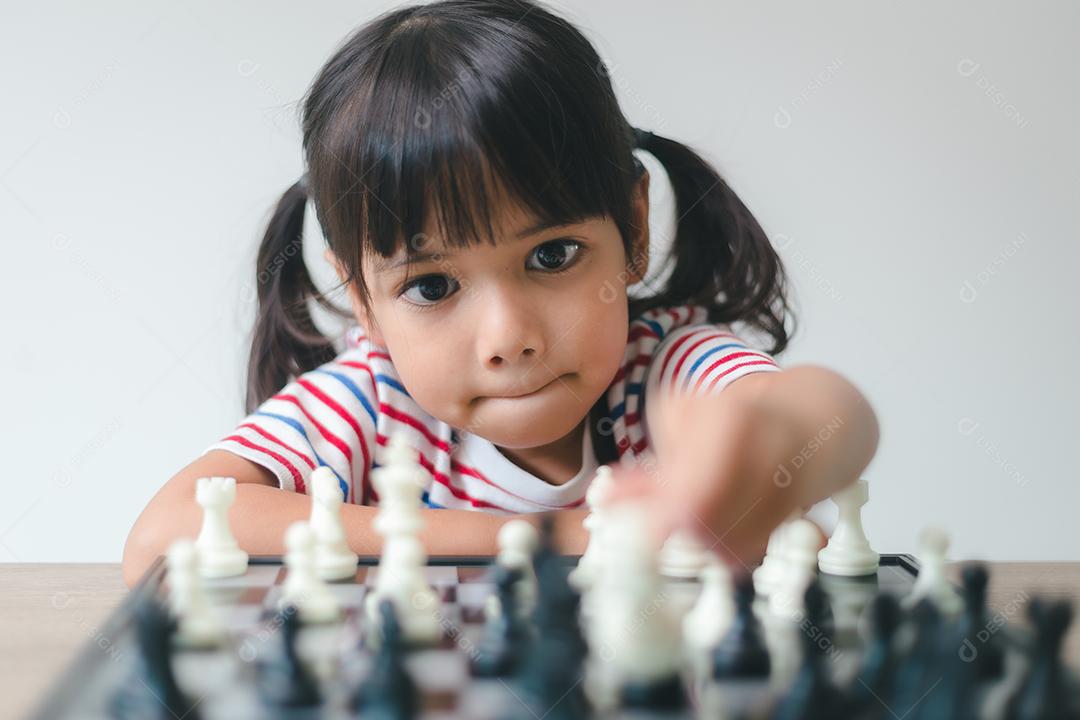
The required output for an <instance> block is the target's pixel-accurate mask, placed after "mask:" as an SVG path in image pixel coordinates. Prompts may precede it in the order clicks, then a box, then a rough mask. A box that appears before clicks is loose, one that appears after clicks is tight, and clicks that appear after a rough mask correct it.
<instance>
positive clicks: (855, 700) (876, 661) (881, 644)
mask: <svg viewBox="0 0 1080 720" xmlns="http://www.w3.org/2000/svg"><path fill="white" fill-rule="evenodd" d="M900 620H901V612H900V602H899V601H898V600H897V599H896V596H894V595H891V594H889V593H878V595H877V596H876V597H875V598H874V600H873V602H872V603H871V605H870V641H869V643H868V645H867V648H866V652H865V654H864V655H863V658H862V662H861V663H860V665H859V671H858V673H856V675H855V679H854V680H853V681H852V683H851V687H850V688H849V690H848V703H847V704H848V712H847V715H849V716H851V717H856V716H862V715H864V714H865V715H868V716H872V715H874V714H876V713H878V712H879V709H880V711H882V712H883V711H884V706H883V705H881V702H880V701H879V700H878V698H886V697H889V696H890V695H892V689H893V688H892V683H893V675H894V673H895V670H896V654H895V652H894V650H893V639H894V638H895V637H896V630H897V628H899V627H900Z"/></svg>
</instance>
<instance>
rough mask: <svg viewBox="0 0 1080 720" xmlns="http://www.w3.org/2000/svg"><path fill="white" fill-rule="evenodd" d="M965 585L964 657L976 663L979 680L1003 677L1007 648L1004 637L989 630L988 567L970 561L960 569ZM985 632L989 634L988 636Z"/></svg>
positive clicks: (962, 618) (962, 623) (962, 624)
mask: <svg viewBox="0 0 1080 720" xmlns="http://www.w3.org/2000/svg"><path fill="white" fill-rule="evenodd" d="M960 577H961V580H962V584H963V596H964V612H963V615H962V616H961V618H960V635H961V643H962V644H963V648H962V650H961V656H962V657H964V658H965V659H967V660H969V661H970V662H974V664H975V668H976V672H975V676H976V678H978V679H979V680H990V679H997V678H1000V677H1002V675H1003V674H1004V672H1005V651H1004V648H1002V644H1001V636H1000V635H998V634H997V633H991V632H988V631H987V628H988V627H989V626H990V625H989V621H988V619H987V617H986V585H987V582H988V580H989V574H988V573H987V570H986V566H985V565H983V564H981V563H969V564H967V565H965V566H964V568H963V570H961V571H960ZM984 633H985V636H984Z"/></svg>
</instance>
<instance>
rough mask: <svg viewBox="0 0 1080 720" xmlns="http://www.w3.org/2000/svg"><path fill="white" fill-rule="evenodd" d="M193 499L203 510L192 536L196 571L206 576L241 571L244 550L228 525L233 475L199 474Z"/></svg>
mask: <svg viewBox="0 0 1080 720" xmlns="http://www.w3.org/2000/svg"><path fill="white" fill-rule="evenodd" d="M195 500H196V502H198V503H199V505H201V506H202V510H203V524H202V529H201V530H200V531H199V537H198V538H196V539H195V549H196V551H197V552H198V555H199V574H200V575H202V576H203V577H206V578H222V577H232V576H233V575H243V574H244V573H245V572H247V565H248V554H247V553H246V552H244V551H243V550H241V549H240V546H239V545H238V544H237V543H236V538H234V537H233V534H232V531H231V530H230V529H229V507H230V506H231V505H232V504H233V501H234V500H236V478H231V477H203V478H199V479H198V480H196V481H195Z"/></svg>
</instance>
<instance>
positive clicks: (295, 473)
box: [225, 435, 307, 495]
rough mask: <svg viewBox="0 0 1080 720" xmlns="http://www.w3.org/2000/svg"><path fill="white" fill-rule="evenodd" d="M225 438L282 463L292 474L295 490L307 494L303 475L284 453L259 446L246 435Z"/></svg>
mask: <svg viewBox="0 0 1080 720" xmlns="http://www.w3.org/2000/svg"><path fill="white" fill-rule="evenodd" d="M225 439H226V440H232V441H233V442H237V443H240V444H241V445H243V446H244V447H249V448H251V449H252V450H257V451H258V452H261V453H263V454H264V455H268V456H270V457H272V458H274V459H275V460H277V461H278V462H279V463H281V464H282V465H284V466H285V468H286V469H287V470H288V471H289V474H290V475H292V477H293V485H295V486H296V492H298V493H302V494H305V495H306V494H307V487H306V486H305V485H304V477H303V476H302V475H301V474H300V471H299V470H297V469H296V467H295V466H294V465H293V464H292V463H291V462H289V461H288V460H287V459H286V458H285V456H284V455H281V454H280V453H276V452H274V451H273V450H270V449H268V448H264V447H261V446H259V445H256V444H255V443H253V442H251V441H250V440H248V439H247V438H246V437H243V436H241V435H230V436H229V437H227V438H225Z"/></svg>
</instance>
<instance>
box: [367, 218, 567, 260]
mask: <svg viewBox="0 0 1080 720" xmlns="http://www.w3.org/2000/svg"><path fill="white" fill-rule="evenodd" d="M576 224H578V223H572V222H570V223H566V222H561V221H559V220H541V221H540V222H538V223H535V224H533V225H530V226H529V227H527V228H525V229H524V230H520V231H518V233H517V240H518V241H521V240H524V239H525V238H528V237H532V236H533V235H538V234H540V233H542V232H544V231H545V230H550V229H552V228H557V227H571V226H572V225H576ZM453 255H454V253H452V252H445V251H436V252H422V253H417V254H415V255H413V256H412V257H408V256H402V257H399V258H393V259H389V258H383V257H376V258H375V259H374V260H372V263H371V264H372V267H373V268H374V270H375V272H379V273H383V272H388V271H390V270H396V269H397V268H399V267H401V266H403V265H419V264H420V263H422V262H427V261H429V260H432V259H434V258H436V257H438V258H448V257H453Z"/></svg>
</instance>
